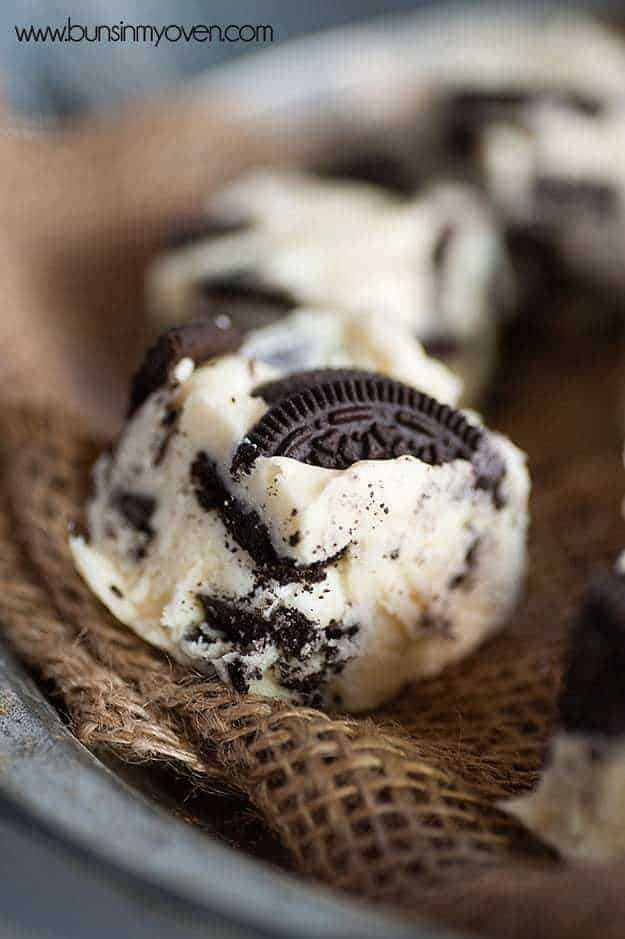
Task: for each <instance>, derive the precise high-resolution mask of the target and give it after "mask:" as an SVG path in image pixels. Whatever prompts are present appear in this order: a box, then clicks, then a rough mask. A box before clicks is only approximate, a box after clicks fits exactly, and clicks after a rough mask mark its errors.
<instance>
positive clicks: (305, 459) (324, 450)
mask: <svg viewBox="0 0 625 939" xmlns="http://www.w3.org/2000/svg"><path fill="white" fill-rule="evenodd" d="M319 375H320V373H319V372H318V371H313V372H309V373H302V374H301V375H299V376H296V378H295V379H288V378H287V379H286V380H285V381H284V383H283V391H284V395H283V396H282V397H280V383H279V382H274V383H272V384H271V385H269V386H265V391H264V394H263V396H264V395H266V394H267V387H268V388H269V394H270V398H271V400H272V401H273V402H274V403H273V405H272V407H270V409H269V410H268V411H267V413H266V414H265V415H264V416H263V418H262V419H261V420H260V421H259V422H258V424H257V425H256V426H255V427H254V428H253V429H252V430H251V431H250V433H249V434H248V435H247V437H246V438H245V440H244V441H243V442H242V443H241V444H240V445H239V447H238V449H237V451H236V453H235V455H234V459H233V462H232V468H231V471H232V474H233V476H234V477H237V476H240V475H241V474H243V473H247V472H249V471H250V470H251V468H252V465H253V463H254V461H255V460H256V459H257V458H258V457H259V456H265V457H272V456H286V457H290V458H291V459H295V460H299V461H300V462H302V463H309V464H311V465H313V466H321V467H325V468H327V469H347V468H348V467H350V466H351V465H352V464H353V463H356V462H357V461H359V460H389V459H394V458H395V457H398V456H402V455H404V454H409V455H411V456H415V457H417V458H418V459H420V460H423V462H425V463H429V464H432V465H435V466H439V465H441V464H442V463H447V462H450V461H452V460H458V459H462V460H469V461H471V462H473V463H474V465H475V466H476V472H477V474H478V479H477V483H476V485H477V486H478V488H484V489H493V490H495V489H496V488H497V487H498V484H499V482H500V481H501V479H502V476H503V471H504V470H503V464H502V463H501V460H500V459H499V457H498V456H497V455H496V454H495V453H494V452H492V453H491V450H490V447H488V446H487V441H486V439H485V435H484V433H483V431H482V430H481V429H480V428H479V427H475V426H474V425H472V424H470V423H469V422H468V421H467V420H466V418H465V417H464V416H463V415H462V414H461V413H460V412H459V411H454V410H453V409H452V408H450V407H448V406H447V405H444V404H440V403H439V402H438V401H435V400H434V398H430V397H429V396H428V395H426V394H423V392H420V391H417V390H416V389H414V388H411V387H409V386H408V385H404V384H402V383H401V382H398V381H394V380H392V379H390V378H385V377H384V376H382V375H376V374H375V373H371V372H362V371H351V370H347V369H336V370H334V371H333V370H331V369H329V370H327V371H325V370H324V371H323V372H322V373H321V375H322V378H321V380H319ZM329 376H333V377H329ZM307 382H308V385H307V387H306V383H307ZM257 393H263V392H262V388H261V389H257Z"/></svg>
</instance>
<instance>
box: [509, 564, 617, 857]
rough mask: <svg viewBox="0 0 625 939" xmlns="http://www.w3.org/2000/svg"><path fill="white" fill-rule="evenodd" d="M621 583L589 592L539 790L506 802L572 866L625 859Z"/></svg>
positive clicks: (608, 581)
mask: <svg viewBox="0 0 625 939" xmlns="http://www.w3.org/2000/svg"><path fill="white" fill-rule="evenodd" d="M624 674H625V577H624V576H623V573H622V571H621V570H620V568H617V571H616V572H615V573H614V574H610V575H607V576H604V577H602V578H601V579H599V580H598V581H596V582H595V583H594V584H593V586H592V587H591V589H590V590H589V592H588V594H587V596H586V598H585V601H584V604H583V608H582V611H581V615H580V617H579V620H578V622H577V623H576V625H575V627H574V629H573V631H572V634H571V637H570V649H569V658H568V663H567V667H566V670H565V675H564V680H563V691H562V694H561V697H560V723H559V727H558V728H557V730H556V733H555V734H554V737H553V739H552V742H551V750H550V754H549V757H548V760H547V764H546V767H545V769H544V771H543V774H542V777H541V779H540V782H539V784H538V787H537V788H536V790H535V791H534V792H531V793H529V794H528V795H524V796H521V797H519V798H517V799H513V800H510V801H508V802H506V803H504V804H503V808H505V809H506V810H507V811H508V812H511V813H512V814H514V815H516V816H517V817H518V818H520V820H521V821H522V822H523V823H524V824H525V825H527V827H528V828H529V829H530V830H531V831H533V832H534V833H535V834H537V835H538V836H539V837H540V838H542V839H543V840H544V841H546V842H547V843H548V844H550V845H552V846H553V847H554V848H556V849H557V850H558V851H559V852H560V854H561V855H562V856H563V857H565V858H568V859H570V860H589V861H606V860H610V859H614V858H617V857H623V856H625V812H624V810H623V809H624V806H625V682H624V681H623V675H624Z"/></svg>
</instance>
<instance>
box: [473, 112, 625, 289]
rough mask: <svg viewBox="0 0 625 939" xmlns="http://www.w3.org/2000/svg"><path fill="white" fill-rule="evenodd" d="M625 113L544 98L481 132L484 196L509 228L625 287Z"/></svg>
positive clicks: (581, 270) (594, 275) (599, 277)
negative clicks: (529, 233)
mask: <svg viewBox="0 0 625 939" xmlns="http://www.w3.org/2000/svg"><path fill="white" fill-rule="evenodd" d="M624 147H625V109H624V108H623V106H622V105H621V106H620V107H616V106H612V107H607V106H605V105H604V104H602V102H601V101H593V100H588V101H584V102H580V101H579V100H576V99H570V100H558V99H552V100H550V99H544V100H543V101H539V102H536V103H533V104H532V103H529V104H527V105H525V106H524V107H522V108H519V109H518V110H517V113H516V116H515V119H514V120H510V121H495V122H493V123H491V124H490V125H489V126H488V127H487V128H486V129H485V130H484V133H483V137H482V141H481V154H482V166H483V170H484V177H485V182H486V186H487V189H488V191H489V194H490V196H491V198H492V200H493V203H494V204H495V205H496V206H497V208H498V209H499V211H500V212H501V213H502V214H503V217H504V218H505V219H506V221H507V223H508V224H510V225H513V226H516V227H517V228H519V227H525V228H527V229H531V230H534V231H537V232H539V233H541V234H542V236H543V237H544V238H548V239H551V240H552V242H553V244H554V245H556V246H557V248H558V250H559V251H560V253H561V255H562V257H563V259H564V261H565V262H566V263H567V264H568V266H569V267H570V268H571V269H572V270H575V271H577V272H578V273H582V274H583V275H585V276H587V277H589V278H591V279H592V280H594V281H597V282H600V283H602V284H603V285H605V284H606V283H607V284H608V286H613V285H615V284H616V285H618V286H620V287H621V288H622V287H623V286H625V275H624V273H623V262H622V255H621V251H620V245H621V244H623V242H624V241H625V206H624V199H625V170H624V168H623V160H622V154H623V148H624Z"/></svg>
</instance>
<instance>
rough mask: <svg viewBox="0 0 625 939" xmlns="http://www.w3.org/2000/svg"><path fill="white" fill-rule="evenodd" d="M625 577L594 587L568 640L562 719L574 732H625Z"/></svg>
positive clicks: (601, 581)
mask: <svg viewBox="0 0 625 939" xmlns="http://www.w3.org/2000/svg"><path fill="white" fill-rule="evenodd" d="M624 676H625V578H623V577H622V576H619V575H617V574H613V573H609V574H603V575H601V576H599V577H598V578H597V579H596V580H595V581H594V582H593V583H592V584H591V586H590V587H589V589H588V591H587V593H586V596H585V598H584V600H583V602H582V607H581V610H580V613H579V616H578V619H577V621H576V623H575V624H574V626H573V629H572V631H571V635H570V639H569V652H568V659H567V664H566V668H565V673H564V680H563V688H562V692H561V694H560V701H559V709H560V721H561V724H562V726H563V728H564V729H565V730H566V731H568V732H569V733H582V734H604V735H606V736H616V735H619V734H625V680H624Z"/></svg>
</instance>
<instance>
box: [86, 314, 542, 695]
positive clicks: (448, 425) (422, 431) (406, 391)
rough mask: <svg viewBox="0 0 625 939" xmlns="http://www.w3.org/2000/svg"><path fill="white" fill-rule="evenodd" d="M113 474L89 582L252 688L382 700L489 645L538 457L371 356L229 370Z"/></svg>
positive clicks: (508, 599)
mask: <svg viewBox="0 0 625 939" xmlns="http://www.w3.org/2000/svg"><path fill="white" fill-rule="evenodd" d="M359 323H360V325H362V321H360V320H359ZM345 328H346V327H345ZM259 332H262V331H259ZM178 339H180V336H179V335H178ZM374 339H375V336H374V335H372V336H370V337H369V342H370V343H371V347H372V348H374V349H377V348H378V346H377V343H376V342H375V341H374ZM410 341H411V340H410V339H409V337H406V336H405V335H404V334H402V342H401V345H402V347H403V348H404V349H405V348H409V345H410ZM180 342H181V343H182V340H180ZM183 345H184V344H183ZM352 348H355V345H354V346H352ZM382 348H384V347H382ZM165 349H166V350H169V351H171V341H168V342H167V343H165ZM184 349H185V350H188V346H186V345H185V346H184ZM175 351H176V352H177V353H180V348H179V347H178V346H176V350H175ZM372 354H373V353H372ZM421 355H423V353H421ZM157 358H158V362H159V363H161V364H160V365H159V368H160V371H158V370H157V371H158V374H167V375H169V374H170V372H169V369H170V368H171V363H170V360H169V358H168V357H167V356H165V355H164V354H160V355H159V356H158V357H157ZM162 361H165V362H169V365H167V368H163V367H162ZM181 361H184V359H182V360H181ZM391 361H392V359H391ZM147 371H148V374H149V375H151V374H152V372H150V370H149V369H148V370H147ZM179 372H180V367H179V366H178V367H177V373H179ZM423 375H424V376H425V375H426V372H424V373H423ZM148 384H149V382H146V383H145V384H144V385H142V386H141V387H146V386H147V385H148ZM171 411H175V418H174V426H175V433H174V435H173V437H172V438H171V440H170V441H169V443H168V446H167V448H166V452H165V454H164V455H163V456H160V457H159V458H155V451H154V446H153V441H154V439H155V436H157V435H158V434H161V433H162V432H163V420H164V417H165V415H167V414H168V413H170V412H171ZM95 479H96V485H95V496H94V498H93V500H92V501H91V503H90V504H89V506H88V509H87V515H88V534H89V538H88V539H85V538H83V537H81V536H80V535H76V536H74V537H73V538H72V542H71V544H72V551H73V555H74V558H75V561H76V564H77V567H78V569H79V571H80V572H81V574H82V575H83V576H84V577H85V579H86V580H87V582H88V583H89V584H90V585H91V587H92V589H93V590H94V591H95V592H96V593H97V595H98V596H99V597H100V598H101V599H102V601H103V602H104V603H105V604H106V605H107V606H108V607H109V609H110V610H111V611H112V612H113V613H114V614H115V615H116V616H118V617H119V618H120V619H121V620H122V621H123V622H125V623H127V624H128V626H130V627H131V628H132V629H134V630H135V631H136V632H138V633H139V634H140V635H141V636H143V637H145V638H146V639H147V640H148V641H150V642H153V643H155V644H156V645H159V646H161V647H162V648H164V649H166V650H167V651H168V652H169V653H170V654H171V655H172V656H174V657H175V658H177V659H178V660H180V661H181V662H187V663H189V664H191V665H192V666H193V667H194V668H200V669H206V670H207V671H215V672H216V673H217V674H218V675H219V676H221V678H222V679H223V680H224V681H225V682H227V683H229V684H230V685H232V687H233V688H234V689H235V690H236V691H237V692H239V693H243V692H248V691H249V692H251V693H256V694H263V695H269V696H274V697H279V698H283V699H285V700H288V701H292V702H295V703H302V704H308V705H312V706H322V707H328V708H332V707H341V708H344V709H346V710H351V711H362V710H366V709H368V708H371V707H375V706H377V705H378V704H381V703H382V702H384V701H386V700H388V699H389V698H390V697H392V696H393V695H394V694H397V693H398V692H399V691H400V690H401V688H402V687H403V686H404V685H405V684H407V683H408V682H411V681H414V680H417V679H419V678H420V677H421V676H424V675H429V674H432V673H434V672H436V671H438V670H440V669H441V668H442V667H443V666H444V665H445V664H447V663H448V662H451V661H455V660H457V659H458V658H459V657H461V656H462V655H464V654H466V653H467V652H468V651H469V650H470V649H473V648H475V646H476V645H477V644H479V642H481V641H482V640H483V639H484V638H485V637H486V636H487V635H489V634H490V633H492V632H493V631H494V630H495V629H496V628H497V627H498V626H499V625H500V624H501V623H502V622H503V621H504V620H505V618H506V616H507V614H508V613H509V611H510V610H511V608H512V607H513V605H514V603H515V601H516V598H517V596H518V593H519V589H520V585H521V582H522V577H523V570H524V559H525V529H526V523H527V492H528V479H527V473H526V470H525V466H524V460H523V456H522V454H520V453H519V451H517V450H516V449H515V448H514V447H513V446H512V444H510V443H509V442H508V441H506V440H505V439H503V438H501V437H499V436H497V435H496V434H492V433H491V432H490V431H488V430H487V429H486V428H485V427H483V426H482V425H480V424H478V423H477V422H476V421H475V420H471V419H469V418H467V417H466V416H465V415H463V414H462V413H461V412H459V411H456V410H454V409H453V408H451V407H450V406H449V405H448V404H444V403H441V402H439V401H437V400H436V399H435V398H433V397H431V396H429V395H428V394H427V393H426V392H425V391H424V390H420V389H419V390H417V389H416V388H414V387H411V386H409V385H407V384H405V383H403V382H401V381H399V380H397V379H395V378H390V377H388V376H385V375H380V374H377V373H375V372H371V371H369V370H367V369H366V368H365V367H364V363H363V364H361V365H360V368H351V369H346V368H339V369H336V368H332V367H330V366H329V365H328V364H326V365H325V366H323V367H322V366H320V367H319V368H316V369H314V370H312V371H310V370H309V371H306V372H298V373H295V374H293V373H291V374H285V373H284V372H280V371H278V370H277V369H275V368H274V367H271V366H269V365H267V364H265V363H263V362H262V361H260V360H259V359H250V358H248V357H247V356H245V355H242V354H235V355H226V356H223V357H218V358H211V360H210V361H209V362H207V363H206V364H205V365H197V367H196V368H195V369H194V371H193V372H192V373H191V374H189V375H188V376H187V377H186V379H185V380H180V381H179V383H178V384H177V385H176V384H175V383H172V382H169V383H168V384H167V385H166V386H165V387H158V388H156V389H155V390H154V391H152V393H151V394H149V395H148V397H147V398H146V399H145V401H144V402H143V404H142V406H141V407H138V408H136V410H134V412H133V414H132V416H131V417H130V419H129V421H128V423H127V425H126V427H125V429H124V432H123V434H122V436H121V438H120V440H119V441H118V443H117V446H116V448H115V450H114V452H113V453H112V454H109V455H107V456H105V457H103V458H101V460H100V462H99V463H98V467H97V471H96V474H95ZM476 545H479V549H477V548H476ZM137 546H139V547H141V548H144V550H143V552H137V551H136V548H137ZM112 585H113V586H114V587H115V590H113V589H112Z"/></svg>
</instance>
